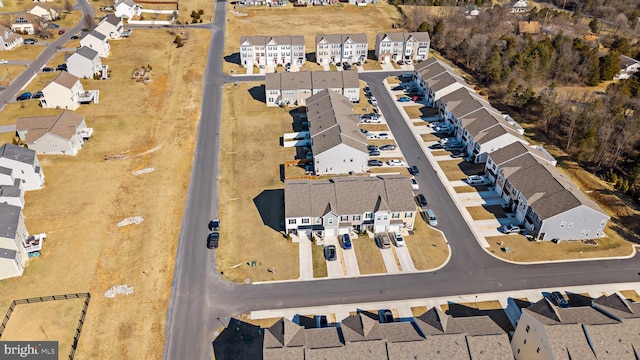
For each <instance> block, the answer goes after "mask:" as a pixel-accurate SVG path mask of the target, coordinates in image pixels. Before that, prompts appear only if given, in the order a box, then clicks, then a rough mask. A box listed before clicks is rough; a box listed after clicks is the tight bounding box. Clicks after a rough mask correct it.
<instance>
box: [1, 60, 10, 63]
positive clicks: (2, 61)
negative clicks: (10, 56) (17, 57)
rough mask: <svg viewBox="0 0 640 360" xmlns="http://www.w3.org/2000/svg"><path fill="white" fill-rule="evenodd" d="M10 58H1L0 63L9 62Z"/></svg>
mask: <svg viewBox="0 0 640 360" xmlns="http://www.w3.org/2000/svg"><path fill="white" fill-rule="evenodd" d="M8 63H9V60H7V59H0V64H8Z"/></svg>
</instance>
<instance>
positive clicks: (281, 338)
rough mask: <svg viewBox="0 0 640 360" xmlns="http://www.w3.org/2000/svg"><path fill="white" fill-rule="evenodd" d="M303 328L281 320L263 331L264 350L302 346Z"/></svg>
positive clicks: (286, 320)
mask: <svg viewBox="0 0 640 360" xmlns="http://www.w3.org/2000/svg"><path fill="white" fill-rule="evenodd" d="M304 340H305V339H304V328H303V327H302V326H300V325H297V324H295V323H293V322H292V321H291V320H289V319H286V318H282V319H280V320H279V321H278V322H276V323H275V324H273V325H272V326H271V327H269V328H268V329H265V331H264V343H263V344H264V345H263V347H264V348H279V347H298V346H303V345H304Z"/></svg>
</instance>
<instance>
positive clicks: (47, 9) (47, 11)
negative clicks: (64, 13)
mask: <svg viewBox="0 0 640 360" xmlns="http://www.w3.org/2000/svg"><path fill="white" fill-rule="evenodd" d="M29 14H31V15H35V16H39V17H40V18H42V19H43V20H45V21H54V20H58V19H60V12H59V10H56V9H55V8H53V7H51V6H49V5H45V4H38V5H36V6H34V7H33V8H32V9H31V10H29Z"/></svg>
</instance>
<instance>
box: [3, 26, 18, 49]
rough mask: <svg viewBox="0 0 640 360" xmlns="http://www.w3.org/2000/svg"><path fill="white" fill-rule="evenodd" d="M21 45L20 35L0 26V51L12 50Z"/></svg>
mask: <svg viewBox="0 0 640 360" xmlns="http://www.w3.org/2000/svg"><path fill="white" fill-rule="evenodd" d="M22 44H23V39H22V35H20V34H16V33H15V32H13V30H11V29H9V28H8V27H6V26H4V25H0V50H13V49H15V48H17V47H18V46H20V45H22Z"/></svg>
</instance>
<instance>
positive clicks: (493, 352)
mask: <svg viewBox="0 0 640 360" xmlns="http://www.w3.org/2000/svg"><path fill="white" fill-rule="evenodd" d="M467 346H469V353H470V354H471V359H472V360H509V359H511V360H513V350H511V344H510V343H509V337H508V336H507V334H505V333H502V334H497V335H483V336H467Z"/></svg>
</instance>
